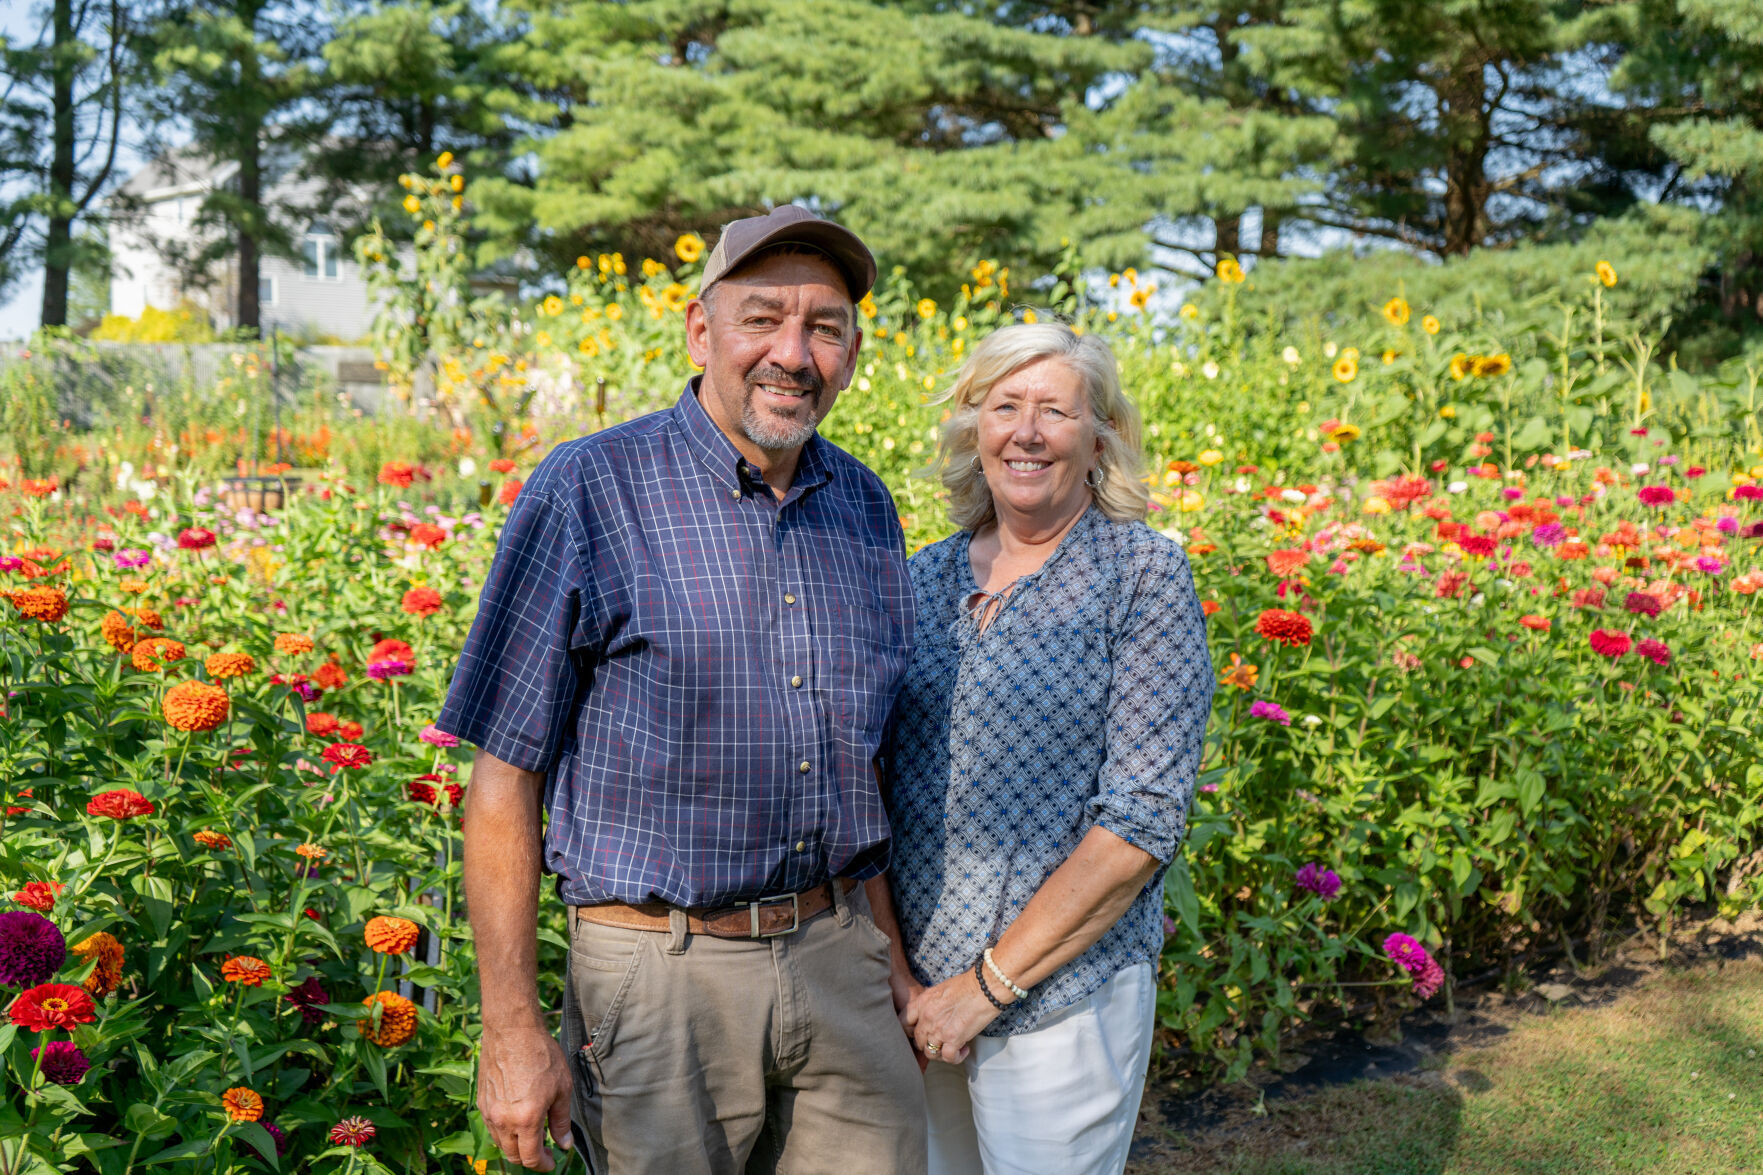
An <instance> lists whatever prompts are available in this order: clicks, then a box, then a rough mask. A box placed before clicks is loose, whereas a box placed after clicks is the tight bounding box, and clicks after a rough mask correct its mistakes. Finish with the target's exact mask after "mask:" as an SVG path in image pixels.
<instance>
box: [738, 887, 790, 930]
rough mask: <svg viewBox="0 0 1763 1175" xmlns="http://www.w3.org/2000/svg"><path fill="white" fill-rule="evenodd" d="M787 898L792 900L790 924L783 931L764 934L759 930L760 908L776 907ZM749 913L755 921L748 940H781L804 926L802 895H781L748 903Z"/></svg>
mask: <svg viewBox="0 0 1763 1175" xmlns="http://www.w3.org/2000/svg"><path fill="white" fill-rule="evenodd" d="M785 897H787V898H789V900H790V924H789V925H788V926H787V927H785V928H783V929H782V930H773V931H770V932H769V933H766V932H762V931H761V930H760V929H759V907H760V906H770V905H775V904H777V903H778V902H781V901H783V900H784V898H785ZM747 913H748V915H749V916H750V917H751V918H752V920H753V921H752V927H753V929H752V931H751V933H749V934H748V935H747V937H748V938H780V937H782V936H783V935H786V934H794V933H796V931H797V930H798V929H800V928H801V926H802V895H801V894H799V893H793V894H780V895H779V896H777V897H775V898H760V899H759V900H758V901H756V902H748V903H747Z"/></svg>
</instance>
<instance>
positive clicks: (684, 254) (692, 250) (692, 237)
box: [673, 233, 704, 265]
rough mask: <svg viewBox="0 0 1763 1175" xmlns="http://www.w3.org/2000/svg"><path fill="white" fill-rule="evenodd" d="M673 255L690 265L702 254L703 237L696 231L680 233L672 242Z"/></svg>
mask: <svg viewBox="0 0 1763 1175" xmlns="http://www.w3.org/2000/svg"><path fill="white" fill-rule="evenodd" d="M673 255H674V256H675V257H678V258H679V259H680V260H681V261H684V262H685V263H686V264H687V265H690V264H691V263H692V262H694V261H696V260H698V258H700V257H702V256H704V238H703V237H701V236H699V235H698V234H697V233H681V234H680V236H679V240H677V241H675V242H674V243H673Z"/></svg>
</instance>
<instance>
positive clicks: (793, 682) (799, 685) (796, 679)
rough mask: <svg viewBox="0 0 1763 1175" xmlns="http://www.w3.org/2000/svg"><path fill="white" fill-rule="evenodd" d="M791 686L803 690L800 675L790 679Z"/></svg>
mask: <svg viewBox="0 0 1763 1175" xmlns="http://www.w3.org/2000/svg"><path fill="white" fill-rule="evenodd" d="M790 684H791V685H792V686H794V687H795V688H796V689H801V688H802V678H801V675H799V674H798V675H797V676H795V677H792V678H790Z"/></svg>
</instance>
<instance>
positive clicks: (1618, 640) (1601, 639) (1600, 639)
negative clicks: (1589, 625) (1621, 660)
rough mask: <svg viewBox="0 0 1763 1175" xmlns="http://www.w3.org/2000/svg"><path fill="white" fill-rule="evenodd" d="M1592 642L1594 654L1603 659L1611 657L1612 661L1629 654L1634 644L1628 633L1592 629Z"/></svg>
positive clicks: (1606, 629) (1608, 629)
mask: <svg viewBox="0 0 1763 1175" xmlns="http://www.w3.org/2000/svg"><path fill="white" fill-rule="evenodd" d="M1590 640H1591V644H1592V652H1594V653H1597V654H1598V655H1599V656H1602V657H1609V658H1610V659H1611V660H1615V659H1616V658H1617V657H1620V656H1622V655H1623V654H1624V653H1626V652H1628V650H1629V649H1630V648H1631V647H1632V646H1633V643H1634V642H1633V641H1631V640H1630V639H1629V636H1628V634H1627V633H1626V632H1619V631H1617V630H1615V629H1610V628H1594V629H1592V635H1591V637H1590Z"/></svg>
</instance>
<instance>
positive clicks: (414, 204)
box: [404, 193, 422, 216]
mask: <svg viewBox="0 0 1763 1175" xmlns="http://www.w3.org/2000/svg"><path fill="white" fill-rule="evenodd" d="M404 211H406V212H408V213H410V215H412V216H415V215H416V214H417V213H418V212H421V211H422V201H421V200H418V199H417V198H416V196H415V194H414V193H412V194H411V195H408V196H406V197H404Z"/></svg>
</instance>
